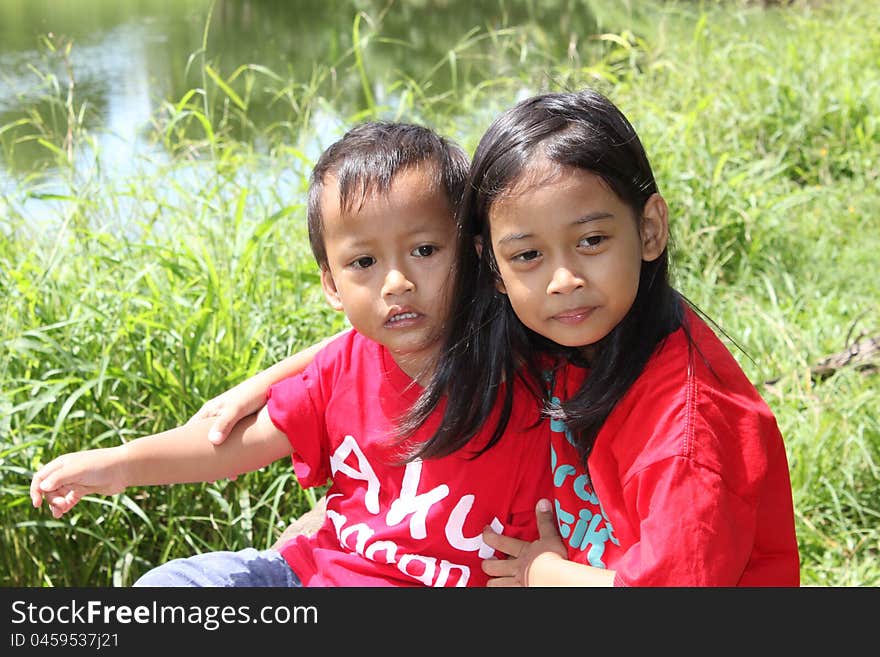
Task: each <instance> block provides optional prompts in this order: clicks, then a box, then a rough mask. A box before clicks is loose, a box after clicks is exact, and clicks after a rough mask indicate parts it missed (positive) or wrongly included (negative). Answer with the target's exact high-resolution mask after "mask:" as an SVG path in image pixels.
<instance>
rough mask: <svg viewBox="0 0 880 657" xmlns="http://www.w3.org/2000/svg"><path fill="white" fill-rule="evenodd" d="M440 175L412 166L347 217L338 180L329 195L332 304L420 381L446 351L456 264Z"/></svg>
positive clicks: (327, 289)
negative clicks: (442, 343)
mask: <svg viewBox="0 0 880 657" xmlns="http://www.w3.org/2000/svg"><path fill="white" fill-rule="evenodd" d="M438 178H439V173H438V172H436V170H434V169H427V170H421V169H416V168H409V169H405V170H403V171H401V172H399V173H398V174H397V175H396V176H395V177H394V179H393V180H392V183H391V188H390V189H389V190H388V192H387V193H386V194H382V195H378V194H373V195H371V196H368V197H367V199H366V200H365V201H364V203H363V207H361V208H360V209H357V208H354V209H352V210H350V211H348V212H345V213H343V212H342V211H341V209H340V205H339V189H338V187H337V182H336V179H335V178H333V177H332V176H328V177H327V179H326V180H325V184H324V190H323V193H322V195H321V212H322V216H323V225H324V247H325V249H326V251H327V260H328V264H329V270H328V269H323V270H322V272H321V284H322V286H323V288H324V294H325V295H326V297H327V300H328V301H329V303H330V305H331V306H333V308H335V309H336V310H342V311H344V312H345V314H346V316H347V317H348V319H349V321H350V322H351V325H352V326H353V327H354V328H356V329H357V330H358V331H359V332H360V333H362V334H363V335H365V336H367V337H368V338H371V339H373V340H375V341H376V342H378V343H380V344H383V345H385V347H387V348H388V350H389V352H390V353H391V355H392V356H393V357H394V360H395V361H396V362H397V363H398V365H400V367H401V368H402V369H403V371H404V372H406V373H407V374H408V375H409V376H411V377H413V378H415V379H418V378H420V375H424V374H426V373H427V371H426V368H427V367H429V366H430V365H431V362H432V359H433V357H434V356H435V355H436V352H437V350H438V349H439V347H440V339H441V338H442V335H443V331H444V330H445V327H446V320H447V317H448V314H449V294H448V289H449V287H451V285H450V284H451V279H452V274H453V268H454V266H455V262H456V257H455V256H456V253H455V251H456V227H455V220H454V219H453V217H452V212H451V210H450V208H449V205H448V204H447V201H446V197H445V195H444V194H443V192H442V187H441V186H440V185H439V184H438Z"/></svg>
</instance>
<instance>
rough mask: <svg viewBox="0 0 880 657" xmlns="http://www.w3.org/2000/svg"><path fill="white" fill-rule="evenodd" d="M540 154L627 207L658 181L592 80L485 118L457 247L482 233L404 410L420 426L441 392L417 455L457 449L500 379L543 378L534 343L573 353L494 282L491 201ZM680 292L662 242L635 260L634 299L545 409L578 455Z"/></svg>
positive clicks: (672, 324) (637, 206) (673, 314)
mask: <svg viewBox="0 0 880 657" xmlns="http://www.w3.org/2000/svg"><path fill="white" fill-rule="evenodd" d="M537 158H546V159H547V160H550V161H551V162H554V163H556V164H558V165H560V166H564V167H572V168H577V169H582V170H585V171H590V172H592V173H594V174H596V175H598V176H599V177H601V178H602V179H603V180H604V181H605V183H606V184H607V185H608V186H609V187H610V188H611V189H612V190H613V191H614V193H615V194H617V195H618V196H619V197H620V198H621V199H622V200H623V201H624V202H625V203H627V205H629V206H630V207H631V208H632V210H633V213H634V216H635V217H636V218H639V217H641V214H642V211H643V208H644V205H645V202H646V201H647V200H648V198H649V197H650V196H651V195H652V194H653V193H655V192H657V184H656V182H655V180H654V174H653V172H652V171H651V166H650V164H649V162H648V157H647V155H646V154H645V150H644V148H643V147H642V144H641V142H640V141H639V138H638V135H637V134H636V132H635V130H634V129H633V127H632V126H631V125H630V123H629V121H628V120H627V119H626V117H625V116H624V115H623V113H622V112H621V111H620V110H619V109H618V108H617V107H616V106H615V105H614V104H613V103H612V102H611V101H610V100H608V99H607V98H605V97H604V96H603V95H601V94H599V93H597V92H595V91H592V90H584V91H580V92H572V93H549V94H542V95H538V96H534V97H532V98H528V99H526V100H523V101H521V102H519V103H517V104H516V105H514V106H513V107H512V108H510V109H508V110H507V111H506V112H504V113H503V114H502V115H501V116H499V117H498V118H497V119H496V120H495V121H494V122H493V123H492V125H491V126H490V127H489V129H488V130H487V131H486V134H485V135H484V136H483V138H482V139H481V140H480V143H479V145H478V146H477V150H476V153H475V154H474V158H473V162H472V164H471V170H470V174H469V177H468V181H467V184H466V185H465V189H464V192H463V197H462V201H461V206H460V216H459V221H460V222H461V231H460V236H461V237H460V239H461V240H462V243H460V244H459V249H466V244H467V243H468V242H472V241H473V239H474V237H475V236H480V237H481V239H482V244H483V248H482V250H481V253H480V255H479V257H478V258H479V259H478V262H476V263H475V264H474V265H473V266H469V267H468V266H460V268H459V275H458V277H457V280H456V283H455V285H456V287H455V288H454V292H453V295H452V298H453V304H454V307H453V309H452V313H451V317H452V320H451V322H450V331H449V335H448V341H447V349H446V350H444V352H443V353H442V354H441V357H440V361H439V363H438V365H437V367H436V369H435V371H434V374H433V377H432V379H431V382H430V383H429V385H428V386H427V388H426V389H425V392H424V393H423V394H422V396H421V398H420V399H419V401H418V402H417V403H416V405H415V406H414V407H413V410H412V411H411V412H410V414H409V415H408V416H407V418H406V423H405V426H406V427H407V428H408V429H411V428H412V427H415V426H418V425H419V424H420V423H423V422H424V421H425V420H426V419H427V417H428V416H429V415H430V412H431V411H432V410H433V409H434V408H435V407H436V405H437V404H438V403H439V400H440V399H441V397H442V396H443V395H447V403H446V408H445V411H444V417H443V420H442V422H441V424H440V428H439V429H438V430H437V432H436V433H435V435H434V436H432V438H431V439H430V440H429V441H427V443H426V444H425V446H424V447H423V449H422V452H421V454H420V455H421V456H422V457H427V456H430V455H433V454H434V453H436V450H437V449H438V448H441V446H442V449H443V450H447V449H449V450H452V449H455V448H456V446H457V445H460V444H463V443H464V442H466V441H467V440H469V439H470V438H471V437H472V436H473V435H475V433H476V431H478V430H479V428H480V426H482V424H483V423H484V422H485V421H486V419H487V417H488V415H489V413H490V411H491V409H492V407H493V406H494V403H495V399H496V397H497V391H498V390H499V383H500V382H501V381H512V380H513V378H514V377H517V376H520V377H525V379H526V380H527V381H528V382H529V383H530V384H531V385H532V386H533V388H536V389H539V388H540V387H542V382H541V377H540V372H539V369H538V368H539V367H540V365H541V363H540V362H539V359H538V357H536V356H537V354H540V353H541V352H542V351H544V352H546V351H548V350H551V351H556V352H562V353H563V354H566V355H568V356H569V357H570V358H572V359H579V358H580V357H581V356H580V352H579V350H577V349H565V348H563V347H561V346H559V345H557V344H556V343H553V342H551V341H549V340H548V339H546V338H544V337H542V336H540V335H538V334H537V333H534V332H533V331H531V330H529V329H528V328H527V327H525V326H524V325H523V324H522V322H520V321H519V319H518V318H517V316H516V314H515V313H514V311H513V308H512V307H511V305H510V301H509V299H508V298H507V296H506V295H504V294H501V293H500V292H498V291H497V289H496V287H495V282H496V279H497V276H498V269H497V264H496V262H495V259H494V254H493V253H492V247H491V244H492V242H491V238H490V233H489V222H488V218H489V212H490V210H491V208H492V205H493V203H495V202H496V201H497V200H498V199H499V198H501V197H502V196H503V195H504V194H505V193H507V192H508V191H510V190H511V189H512V188H513V187H514V186H515V185H517V184H518V183H520V182H521V181H522V180H523V176H524V175H528V174H527V169H528V166H529V165H530V163H531V162H534V161H535V160H536V159H537ZM681 300H682V299H681V297H680V296H679V295H678V293H677V292H676V291H675V290H674V289H673V288H672V287H671V286H670V284H669V279H668V252H667V249H664V250H663V252H662V254H661V255H660V257H658V258H657V259H656V260H654V261H652V262H642V270H641V275H640V280H639V289H638V292H637V294H636V299H635V301H634V303H633V306H632V308H630V311H629V312H628V313H627V315H626V316H625V317H624V318H623V320H622V321H621V322H620V323H619V324H618V325H617V326H616V327H614V329H613V330H612V331H611V332H610V333H609V334H608V335H607V336H605V337H604V338H603V339H602V340H600V341H599V342H598V343H597V344H596V345H595V346H596V355H595V357H594V358H593V359H592V362H591V363H590V374H589V377H588V378H587V380H586V382H585V383H584V386H582V387H581V389H580V390H578V392H577V394H576V395H575V396H574V397H573V398H572V399H570V400H568V401H566V402H563V403H562V404H561V406H560V407H556V408H550V409H549V410H548V413H549V415H550V416H551V417H553V418H554V419H558V420H563V421H564V422H566V424H567V428H568V429H570V430H571V432H572V434H573V435H574V436H575V440H576V442H577V447H578V451H579V452H580V454H581V456H582V457H583V458H584V461H585V462H586V458H587V456H588V455H589V452H590V450H591V449H592V446H593V443H594V442H595V439H596V436H597V435H598V432H599V429H601V427H602V424H603V423H604V422H605V419H606V418H607V417H608V414H609V413H610V412H611V411H612V409H613V408H614V406H615V404H616V403H617V402H618V401H619V400H620V398H621V397H622V396H623V395H624V394H625V393H626V391H627V390H628V389H629V387H630V386H631V385H632V384H633V382H635V380H636V379H637V378H638V376H639V374H641V372H642V370H643V369H644V366H645V364H646V363H647V361H648V358H649V357H650V355H651V354H652V353H653V351H654V349H655V348H656V346H657V345H658V344H659V343H660V341H662V340H663V339H664V338H665V337H666V336H667V335H668V334H669V333H671V332H672V331H674V330H675V329H677V328H678V327H679V326H680V325H681V323H682V314H683V309H682V305H681ZM523 365H526V367H523ZM526 374H528V375H530V376H526ZM453 382H454V385H452V384H453ZM511 404H512V388H511V386H507V387H506V389H505V394H504V399H503V405H502V413H501V419H500V421H499V423H498V424H497V425H496V428H495V431H494V433H493V435H492V440H491V441H490V442H489V444H488V446H487V449H488V447H490V446H491V445H492V444H494V442H495V441H497V440H498V439H500V437H501V433H502V432H503V430H504V427H505V425H506V423H507V421H508V419H509V417H510V407H511Z"/></svg>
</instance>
